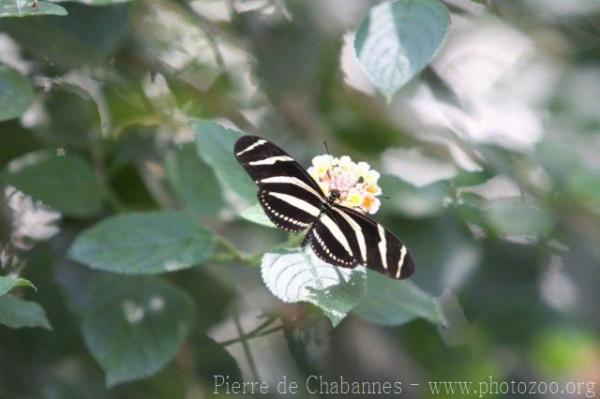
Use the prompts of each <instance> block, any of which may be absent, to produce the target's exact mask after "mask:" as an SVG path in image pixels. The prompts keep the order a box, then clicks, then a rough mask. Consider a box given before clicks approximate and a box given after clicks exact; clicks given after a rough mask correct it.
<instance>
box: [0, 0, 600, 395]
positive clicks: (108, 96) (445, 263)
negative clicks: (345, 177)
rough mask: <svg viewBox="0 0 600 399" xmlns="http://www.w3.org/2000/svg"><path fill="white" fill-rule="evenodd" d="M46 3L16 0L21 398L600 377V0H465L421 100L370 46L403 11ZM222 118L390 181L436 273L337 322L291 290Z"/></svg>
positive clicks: (6, 127)
mask: <svg viewBox="0 0 600 399" xmlns="http://www.w3.org/2000/svg"><path fill="white" fill-rule="evenodd" d="M35 3H36V4H35V6H34V5H33V4H32V2H25V1H21V0H17V1H8V0H6V1H5V0H2V1H0V17H4V18H0V121H1V122H0V168H1V170H2V178H1V181H0V184H1V189H2V191H1V192H0V194H1V200H0V243H1V246H0V261H1V268H0V275H1V277H0V323H2V324H4V325H5V326H0V396H1V397H7V398H29V397H36V398H37V397H44V398H67V397H74V398H75V397H76V398H82V397H85V398H96V397H97V398H109V397H111V398H113V397H114V398H132V397H135V398H159V397H160V398H163V397H169V398H179V397H181V398H183V397H186V398H201V397H206V396H209V395H211V394H212V392H213V376H214V375H215V374H224V375H229V376H230V378H231V379H232V380H244V379H246V380H256V379H263V380H267V381H273V382H275V383H276V382H277V381H279V380H280V378H281V376H282V375H287V376H288V378H290V379H296V380H299V381H303V378H304V377H305V376H306V375H309V374H311V373H313V374H314V373H317V374H322V375H324V376H326V378H333V379H334V378H335V377H336V376H339V375H344V376H345V377H347V378H348V379H349V380H355V381H362V380H365V381H396V380H400V381H404V382H405V383H409V382H421V383H422V382H425V381H429V380H464V381H468V380H474V381H478V380H487V378H488V376H493V377H494V378H495V379H497V380H502V379H506V380H510V379H511V378H512V379H521V380H549V379H555V380H558V381H569V380H571V381H599V380H600V335H599V334H598V331H600V312H598V302H599V299H600V295H599V293H598V292H599V290H598V287H599V286H600V272H599V269H600V248H599V246H598V243H599V242H600V161H599V160H600V158H599V157H598V153H599V151H600V134H599V132H600V111H599V108H598V100H597V99H598V98H600V3H598V2H597V1H592V0H571V1H560V0H526V1H509V0H506V1H505V0H503V1H495V0H488V1H477V2H475V1H468V0H446V1H444V5H445V7H446V9H447V10H449V12H450V19H451V25H450V28H449V32H448V35H447V37H446V40H445V43H444V44H443V46H442V47H441V49H440V51H439V52H438V53H437V55H436V56H435V58H434V59H433V61H432V62H431V63H430V64H429V65H428V66H427V67H426V68H425V69H424V70H423V71H422V72H421V73H420V74H418V75H417V76H416V77H415V78H413V79H412V80H410V81H409V82H408V83H407V84H406V85H404V82H396V83H399V85H398V88H399V87H400V86H403V87H402V88H401V89H400V90H399V91H398V92H397V93H395V92H396V90H395V89H394V88H392V89H394V90H391V89H390V90H391V91H390V92H386V91H385V90H382V87H381V85H378V84H377V83H378V82H377V81H373V80H371V79H369V77H368V76H367V72H365V69H363V68H362V67H361V65H360V64H359V60H360V61H362V62H363V65H365V60H363V59H361V55H360V52H359V53H358V56H359V57H358V59H357V57H356V55H355V50H354V46H353V40H354V32H356V31H357V30H358V31H359V34H361V33H360V32H361V30H360V29H359V27H360V26H361V21H362V20H363V18H364V17H365V15H367V13H368V12H369V9H370V8H371V7H375V6H377V4H378V2H376V1H352V2H350V1H347V0H325V1H316V0H314V1H313V0H310V1H284V0H246V1H243V0H226V1H221V0H196V1H186V0H151V1H131V2H122V1H111V0H86V1H83V0H82V1H78V2H49V1H46V2H44V1H39V2H35ZM440 4H441V3H440ZM20 17H22V18H20ZM442 20H443V18H442ZM361 29H362V28H361ZM363 33H364V32H363ZM421 34H422V33H421ZM417 36H418V35H417ZM418 37H419V36H418ZM360 40H363V39H362V38H361V39H360ZM417 40H420V39H418V38H417ZM357 50H358V48H357ZM375 61H377V60H375ZM426 61H427V60H426ZM425 63H426V62H425ZM365 68H366V70H367V71H369V68H368V65H365ZM414 72H415V73H417V72H419V71H418V70H416V71H414ZM385 87H387V88H388V89H389V88H390V86H385ZM378 89H379V91H382V92H383V93H384V94H385V96H383V95H381V94H378ZM394 93H395V95H394ZM386 97H387V99H386ZM196 118H197V119H202V120H214V121H217V122H219V123H220V124H221V125H224V126H226V127H230V128H234V127H235V128H237V129H241V130H243V131H246V132H250V133H255V134H259V135H261V136H264V137H267V138H270V139H273V140H274V141H275V142H276V143H278V144H279V145H281V146H282V147H283V148H284V149H286V150H287V151H288V152H290V153H291V154H292V155H293V156H294V157H296V158H297V159H298V160H299V161H300V162H301V163H302V164H304V165H308V163H309V162H310V159H311V158H312V157H313V156H314V155H317V154H321V153H323V152H324V148H323V141H327V143H328V145H329V148H330V149H331V150H332V152H333V153H334V154H335V155H343V154H348V155H351V156H352V157H353V159H355V160H365V161H367V162H369V163H370V164H371V165H372V166H373V167H375V168H376V169H377V170H379V171H381V172H382V174H383V177H382V179H381V185H382V187H383V192H384V195H385V196H387V197H389V198H387V199H385V200H383V205H382V208H381V211H380V213H379V215H377V216H378V217H377V219H378V220H379V221H382V222H384V224H385V225H386V226H387V227H388V228H390V229H391V230H392V231H394V232H395V233H397V234H398V236H400V237H401V238H402V239H403V240H404V241H405V242H406V243H407V245H408V247H409V248H410V249H411V251H412V253H413V255H414V257H415V259H416V261H417V272H416V274H415V275H414V277H413V278H412V279H411V281H412V282H414V284H412V283H410V284H409V285H396V286H394V285H390V283H389V282H388V281H383V282H381V281H379V279H381V277H379V276H373V275H370V274H369V275H368V280H367V283H366V288H365V289H364V291H365V292H362V291H361V292H360V294H356V295H358V296H357V297H358V298H360V299H361V301H360V303H359V304H358V306H357V307H356V308H354V310H353V314H351V315H350V316H348V317H347V318H346V319H344V320H343V321H342V322H341V323H340V324H339V325H338V326H337V327H335V328H333V327H332V325H331V323H330V322H329V320H327V318H326V317H325V316H324V315H323V312H322V311H321V310H319V309H318V308H317V307H315V306H313V305H308V304H283V302H281V301H280V300H278V299H277V298H275V297H274V296H273V295H272V294H271V293H270V292H269V290H268V289H267V287H266V286H265V284H264V283H263V282H262V281H261V273H260V269H259V268H258V267H256V266H258V263H260V256H261V255H262V254H263V253H264V252H265V251H266V250H267V249H269V248H272V247H273V246H275V247H277V246H279V247H281V245H282V244H281V243H286V236H285V234H283V233H282V232H280V231H277V230H273V229H269V228H267V227H264V226H261V225H258V224H255V223H252V222H249V221H248V220H244V219H242V218H240V217H238V214H239V212H240V211H242V210H243V209H244V208H245V207H246V206H248V205H249V204H250V202H248V201H247V199H248V198H250V197H249V196H248V195H247V194H248V193H247V192H244V190H246V191H248V189H247V188H244V184H243V183H244V182H242V183H241V184H235V183H233V184H232V181H233V182H235V178H236V176H235V175H236V173H243V171H241V170H237V171H236V170H235V165H234V166H231V165H232V164H231V162H235V161H233V158H231V156H230V154H229V153H228V151H227V148H228V147H227V145H230V143H229V144H227V143H228V140H229V142H230V141H231V139H232V138H231V137H230V136H228V134H230V133H231V132H229V131H228V130H226V129H224V128H219V127H217V126H218V125H203V126H204V128H202V127H198V126H197V125H195V127H194V126H192V127H191V126H190V123H189V121H190V119H196ZM199 123H200V125H202V124H203V123H206V122H199ZM207 126H212V127H207ZM211 129H212V130H211ZM215 129H216V130H215ZM219 129H221V130H219ZM196 135H197V137H196ZM196 138H197V140H196ZM195 141H197V142H196V143H194V142H195ZM199 155H200V156H199ZM238 169H239V167H238ZM246 183H247V182H246ZM250 195H253V193H252V192H251V193H250ZM244 197H246V200H245V199H244ZM159 210H160V211H159ZM173 210H179V211H180V212H173ZM133 212H135V213H133ZM140 212H143V213H140ZM246 212H247V213H246V214H245V216H244V217H245V218H246V219H250V220H251V221H256V220H257V218H258V219H260V215H258V216H257V215H256V214H252V213H251V212H250V215H249V216H248V211H246ZM142 219H143V220H142ZM140 220H141V221H140ZM84 230H85V233H84V234H80V233H81V232H82V231H84ZM144 231H150V232H151V233H149V237H148V239H147V240H145V241H144V240H142V241H140V242H135V240H136V239H138V238H139V236H140V234H141V235H142V236H143V234H144ZM153 233H155V234H153ZM161 235H162V236H161ZM157 237H158V238H157ZM161 237H162V238H164V237H167V238H168V237H178V238H179V239H180V241H178V243H180V244H181V247H178V248H174V249H173V250H176V252H177V256H176V257H177V262H171V263H169V259H170V258H169V255H168V254H165V253H164V252H160V251H161V248H160V243H161V242H162V241H161ZM75 239H77V241H76V242H77V243H78V244H81V245H74V246H73V245H72V244H73V242H74V240H75ZM152 239H156V240H157V241H156V242H153V241H152ZM295 239H296V238H295V237H291V238H289V239H288V241H287V243H288V244H290V245H291V244H293V243H294V242H295V241H294V240H295ZM119 243H123V247H122V248H120V247H119ZM111 245H112V247H111ZM128 245H130V246H136V245H137V246H138V251H137V252H135V251H133V252H132V253H130V248H131V247H128ZM103 246H107V247H103ZM103 248H104V250H103ZM117 250H120V251H121V252H118V251H117ZM171 255H173V254H171ZM161 256H163V257H164V258H161ZM78 261H80V262H81V263H79V262H78ZM89 266H91V267H89ZM180 269H185V270H180ZM175 270H179V271H177V272H175ZM107 271H109V272H115V271H116V272H121V273H122V272H126V273H128V274H132V273H133V274H138V275H136V276H126V275H124V274H120V273H107ZM167 271H168V272H170V273H164V274H161V275H160V276H156V275H155V276H142V275H139V274H148V273H161V272H167ZM30 282H31V283H30ZM32 284H33V285H34V286H35V289H33V288H32V287H31V286H30V285H32ZM379 284H381V285H379ZM398 284H403V283H398ZM382 287H383V288H382ZM417 287H419V288H417ZM363 288H364V287H363ZM354 305H355V304H354V303H353V304H352V306H354ZM334 306H338V305H334ZM321 308H322V309H323V306H321ZM351 308H352V307H350V309H351ZM432 309H433V310H432ZM438 312H439V313H438ZM441 313H443V314H444V317H445V319H446V322H447V328H443V327H440V326H439V324H441V323H442V322H441V316H439V315H440V314H441ZM344 314H345V313H344ZM409 321H410V322H409ZM9 327H11V328H9ZM20 327H41V328H22V329H16V328H20ZM124 359H125V360H124ZM109 387H110V388H109ZM405 394H406V395H407V396H410V397H422V396H427V394H426V393H425V392H424V391H416V392H415V391H411V390H409V389H407V390H406V392H405Z"/></svg>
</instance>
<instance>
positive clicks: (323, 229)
mask: <svg viewBox="0 0 600 399" xmlns="http://www.w3.org/2000/svg"><path fill="white" fill-rule="evenodd" d="M309 234H310V237H308V239H310V243H311V247H312V248H313V251H314V252H315V253H316V254H317V256H319V257H320V258H321V259H323V260H324V261H326V262H328V263H332V264H334V265H337V266H341V267H355V266H357V265H365V266H366V267H368V268H369V269H372V270H375V271H377V272H379V273H383V274H385V275H386V276H388V277H391V278H395V279H403V278H407V277H409V276H410V275H412V274H413V272H414V269H415V266H414V262H413V259H412V256H411V255H410V253H409V252H408V250H407V248H406V246H405V245H404V244H403V243H402V241H400V239H398V237H396V236H395V235H394V234H393V233H392V232H390V231H389V230H387V229H386V228H384V227H383V226H382V225H381V224H379V223H377V222H375V221H374V220H372V219H370V218H369V217H367V216H365V215H363V214H361V213H359V212H356V211H354V210H352V209H349V208H346V207H343V206H338V205H333V206H332V207H331V208H330V209H329V210H327V212H325V213H323V215H322V216H321V217H320V218H319V220H318V222H317V223H316V224H315V225H314V227H313V229H312V230H311V232H310V233H309Z"/></svg>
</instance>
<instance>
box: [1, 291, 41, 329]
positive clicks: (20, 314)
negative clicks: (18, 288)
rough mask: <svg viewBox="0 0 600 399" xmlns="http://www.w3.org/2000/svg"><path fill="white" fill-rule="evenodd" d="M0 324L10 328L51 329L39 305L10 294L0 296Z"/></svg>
mask: <svg viewBox="0 0 600 399" xmlns="http://www.w3.org/2000/svg"><path fill="white" fill-rule="evenodd" d="M0 324H4V325H5V326H8V327H10V328H21V327H42V328H46V329H48V330H52V327H50V322H49V321H48V318H47V317H46V312H44V309H43V308H42V307H41V306H40V305H38V304H37V303H35V302H31V301H25V300H23V299H21V298H17V297H15V296H12V295H3V296H0Z"/></svg>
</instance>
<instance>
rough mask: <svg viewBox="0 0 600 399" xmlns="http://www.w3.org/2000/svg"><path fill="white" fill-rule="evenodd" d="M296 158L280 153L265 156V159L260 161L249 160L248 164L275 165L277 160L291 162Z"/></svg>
mask: <svg viewBox="0 0 600 399" xmlns="http://www.w3.org/2000/svg"><path fill="white" fill-rule="evenodd" d="M293 160H294V159H293V158H291V157H288V156H287V155H278V156H275V157H269V158H265V159H260V160H258V161H252V162H248V165H251V166H256V165H274V164H275V162H279V161H282V162H289V161H293Z"/></svg>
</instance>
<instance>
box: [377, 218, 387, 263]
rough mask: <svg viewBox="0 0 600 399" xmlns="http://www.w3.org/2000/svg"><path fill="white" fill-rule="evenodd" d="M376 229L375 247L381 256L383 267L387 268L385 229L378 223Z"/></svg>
mask: <svg viewBox="0 0 600 399" xmlns="http://www.w3.org/2000/svg"><path fill="white" fill-rule="evenodd" d="M377 231H378V232H379V243H378V244H377V247H378V248H379V255H380V256H381V264H382V265H383V268H384V269H386V270H387V268H388V264H387V242H386V240H385V230H384V229H383V226H381V225H380V224H379V223H377Z"/></svg>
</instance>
